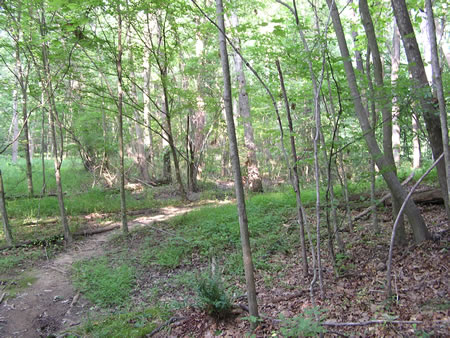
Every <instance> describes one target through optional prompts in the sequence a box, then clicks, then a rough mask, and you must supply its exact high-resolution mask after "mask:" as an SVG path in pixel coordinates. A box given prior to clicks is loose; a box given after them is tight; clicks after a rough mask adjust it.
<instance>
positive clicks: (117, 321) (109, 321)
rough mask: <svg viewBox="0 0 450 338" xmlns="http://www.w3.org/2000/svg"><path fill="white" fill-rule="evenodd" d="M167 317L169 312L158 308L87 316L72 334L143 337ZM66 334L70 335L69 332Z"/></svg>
mask: <svg viewBox="0 0 450 338" xmlns="http://www.w3.org/2000/svg"><path fill="white" fill-rule="evenodd" d="M169 317H170V312H169V311H168V310H167V309H166V308H164V307H158V306H154V307H149V308H146V309H144V310H141V311H133V312H127V313H120V314H112V315H109V316H97V317H96V318H91V317H90V316H89V317H88V318H87V320H86V321H85V323H84V324H83V325H82V326H81V327H80V328H78V329H76V330H75V331H73V332H72V333H75V334H77V335H78V336H79V335H82V336H83V337H130V338H133V337H136V338H138V337H145V336H146V335H147V334H149V333H151V332H152V331H153V330H154V329H155V328H156V327H157V325H158V324H159V323H161V322H163V321H165V320H167V319H168V318H169ZM67 333H68V334H69V335H70V333H71V332H67Z"/></svg>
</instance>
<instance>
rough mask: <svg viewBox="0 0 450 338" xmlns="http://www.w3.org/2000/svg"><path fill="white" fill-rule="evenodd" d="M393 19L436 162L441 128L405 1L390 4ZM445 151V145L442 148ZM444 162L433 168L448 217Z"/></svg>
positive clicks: (439, 147)
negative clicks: (397, 29) (398, 32)
mask: <svg viewBox="0 0 450 338" xmlns="http://www.w3.org/2000/svg"><path fill="white" fill-rule="evenodd" d="M391 2H392V7H393V9H394V15H395V18H396V20H397V25H398V28H399V31H400V36H401V38H402V41H403V47H404V49H405V52H406V57H407V59H408V63H409V71H410V73H411V77H412V79H413V86H414V88H415V89H416V90H417V92H418V93H419V102H420V105H421V110H422V115H423V118H424V120H425V124H426V129H427V132H428V138H429V140H430V144H431V150H432V153H433V158H435V159H437V158H439V156H440V155H441V154H442V153H443V151H444V145H443V143H442V135H443V134H442V128H441V121H440V115H439V111H438V109H437V108H436V107H435V106H434V103H433V97H432V95H431V90H430V86H429V83H428V80H427V76H426V73H425V68H424V65H423V61H422V57H421V55H420V50H419V46H418V44H417V40H416V36H415V34H414V29H413V27H412V24H411V20H410V17H409V13H408V9H407V7H406V3H405V0H391ZM445 146H446V147H448V144H446V145H445ZM445 166H446V164H445V162H444V161H441V162H440V163H438V164H437V166H436V169H437V172H438V179H439V185H440V187H441V191H442V196H443V198H444V203H445V209H446V211H447V216H448V217H450V207H449V195H448V188H447V170H446V167H445Z"/></svg>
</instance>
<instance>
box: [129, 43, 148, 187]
mask: <svg viewBox="0 0 450 338" xmlns="http://www.w3.org/2000/svg"><path fill="white" fill-rule="evenodd" d="M128 45H129V50H130V52H129V63H130V67H131V71H130V77H131V78H132V79H136V75H135V73H134V57H133V48H132V46H131V35H129V36H128ZM131 96H132V97H133V100H134V101H135V102H136V103H137V102H138V95H137V88H136V83H135V82H134V81H132V84H131ZM144 97H145V95H144ZM133 116H134V119H135V122H134V131H135V134H136V140H135V144H136V164H137V166H138V168H139V173H140V177H141V179H142V180H143V181H144V182H149V181H150V176H149V173H148V163H147V156H146V154H145V144H144V142H145V140H144V131H143V130H142V127H141V125H140V124H139V123H138V122H137V121H139V112H138V111H137V110H136V109H134V111H133Z"/></svg>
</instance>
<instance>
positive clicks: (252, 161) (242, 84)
mask: <svg viewBox="0 0 450 338" xmlns="http://www.w3.org/2000/svg"><path fill="white" fill-rule="evenodd" d="M231 23H232V25H233V27H234V28H237V27H238V26H239V18H238V16H237V14H236V12H235V11H233V12H232V13H231ZM236 46H237V47H238V48H239V46H240V39H239V38H237V39H236ZM233 56H234V66H235V68H236V81H237V83H238V88H239V114H240V116H241V118H242V122H243V125H244V145H245V147H246V148H247V161H246V162H245V165H246V166H247V171H248V172H247V174H248V184H249V187H250V191H252V192H262V191H263V186H262V180H261V176H260V174H259V168H258V163H257V161H256V151H257V149H256V144H255V137H254V135H253V125H252V118H251V115H250V100H249V97H248V93H247V88H246V87H247V82H246V79H245V73H244V67H243V65H242V59H241V57H240V56H239V55H238V54H237V53H236V52H234V53H233Z"/></svg>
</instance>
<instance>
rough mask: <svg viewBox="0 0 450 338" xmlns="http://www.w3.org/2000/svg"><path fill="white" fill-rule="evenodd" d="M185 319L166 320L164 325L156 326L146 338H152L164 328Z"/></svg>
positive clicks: (173, 318)
mask: <svg viewBox="0 0 450 338" xmlns="http://www.w3.org/2000/svg"><path fill="white" fill-rule="evenodd" d="M184 318H185V317H172V318H170V319H169V320H167V321H166V322H165V323H164V324H162V325H160V326H158V327H157V328H156V329H154V330H153V331H152V332H150V334H148V335H147V337H153V336H154V335H155V334H157V333H158V332H160V331H161V330H163V329H164V328H165V327H166V326H169V325H171V324H173V323H176V322H179V321H180V320H183V319H184Z"/></svg>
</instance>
